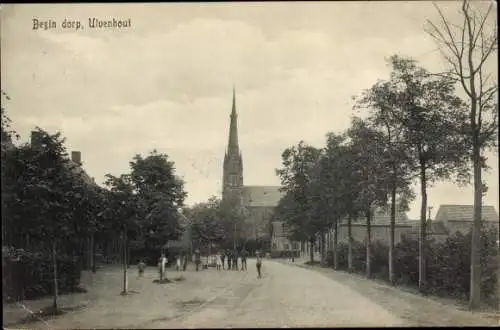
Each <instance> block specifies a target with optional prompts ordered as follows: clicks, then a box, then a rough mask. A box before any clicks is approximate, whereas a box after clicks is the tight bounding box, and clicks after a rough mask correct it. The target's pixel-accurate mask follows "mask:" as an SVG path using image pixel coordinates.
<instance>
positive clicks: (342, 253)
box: [326, 241, 366, 272]
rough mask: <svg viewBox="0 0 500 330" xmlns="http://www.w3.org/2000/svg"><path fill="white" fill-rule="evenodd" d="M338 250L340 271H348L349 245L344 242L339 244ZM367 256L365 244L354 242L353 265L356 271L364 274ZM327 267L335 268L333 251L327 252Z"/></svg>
mask: <svg viewBox="0 0 500 330" xmlns="http://www.w3.org/2000/svg"><path fill="white" fill-rule="evenodd" d="M337 249H338V256H337V257H338V267H339V270H346V269H347V268H348V252H349V245H348V244H347V243H344V242H339V243H338V244H337ZM365 255H366V247H365V245H364V244H363V243H361V242H358V241H353V242H352V263H353V268H354V271H357V272H362V271H364V269H365ZM326 261H327V265H328V266H330V267H333V251H331V250H330V251H327V260H326Z"/></svg>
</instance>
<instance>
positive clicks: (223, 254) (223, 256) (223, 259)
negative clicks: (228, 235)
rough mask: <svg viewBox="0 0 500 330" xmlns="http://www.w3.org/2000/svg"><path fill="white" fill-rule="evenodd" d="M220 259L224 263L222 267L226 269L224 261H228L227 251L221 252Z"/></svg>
mask: <svg viewBox="0 0 500 330" xmlns="http://www.w3.org/2000/svg"><path fill="white" fill-rule="evenodd" d="M220 261H221V263H222V269H225V268H226V267H224V261H226V252H224V251H222V252H221V253H220Z"/></svg>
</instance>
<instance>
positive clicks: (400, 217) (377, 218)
mask: <svg viewBox="0 0 500 330" xmlns="http://www.w3.org/2000/svg"><path fill="white" fill-rule="evenodd" d="M344 222H347V220H345V221H344ZM390 222H391V213H390V211H385V210H381V209H379V210H377V211H375V212H374V215H373V218H372V222H371V223H372V224H373V225H388V224H390ZM353 223H366V217H364V216H361V217H359V218H358V219H356V221H353ZM396 223H397V224H411V223H412V221H411V220H408V216H407V215H406V213H405V212H397V213H396Z"/></svg>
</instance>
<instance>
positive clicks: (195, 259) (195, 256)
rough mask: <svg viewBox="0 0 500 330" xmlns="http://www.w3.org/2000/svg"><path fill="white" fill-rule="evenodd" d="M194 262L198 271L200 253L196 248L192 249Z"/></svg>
mask: <svg viewBox="0 0 500 330" xmlns="http://www.w3.org/2000/svg"><path fill="white" fill-rule="evenodd" d="M194 264H195V265H196V271H199V269H200V264H201V255H200V250H198V249H196V251H194Z"/></svg>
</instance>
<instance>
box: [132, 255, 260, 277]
mask: <svg viewBox="0 0 500 330" xmlns="http://www.w3.org/2000/svg"><path fill="white" fill-rule="evenodd" d="M255 255H256V258H257V260H256V266H257V277H258V278H262V272H261V269H262V256H261V255H260V253H259V251H257V252H256V253H255ZM247 257H248V252H247V251H246V250H245V249H242V250H241V251H239V252H238V251H237V250H234V251H231V250H226V251H221V252H219V253H218V254H217V255H216V256H215V259H216V269H217V270H225V269H227V270H238V269H239V270H241V271H246V270H247ZM226 261H227V267H226ZM167 263H168V259H167V258H166V257H165V255H163V254H162V256H161V257H160V258H159V260H158V271H159V272H160V278H161V277H163V276H162V275H163V274H164V273H165V270H166V266H167ZM194 263H195V265H196V271H198V270H199V265H200V264H201V254H200V251H199V250H196V251H195V253H194ZM186 264H187V258H186V256H184V255H183V256H180V255H179V256H176V265H175V266H176V270H177V271H180V270H183V271H185V270H186ZM145 268H146V264H145V263H144V261H143V260H141V261H140V262H139V264H138V271H139V274H138V275H139V277H142V276H143V274H144V270H145Z"/></svg>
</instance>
